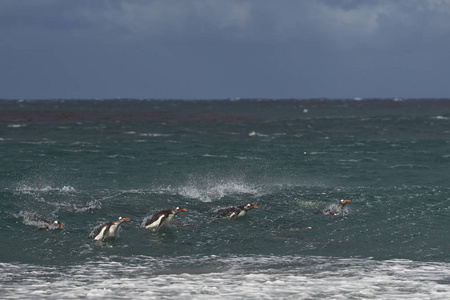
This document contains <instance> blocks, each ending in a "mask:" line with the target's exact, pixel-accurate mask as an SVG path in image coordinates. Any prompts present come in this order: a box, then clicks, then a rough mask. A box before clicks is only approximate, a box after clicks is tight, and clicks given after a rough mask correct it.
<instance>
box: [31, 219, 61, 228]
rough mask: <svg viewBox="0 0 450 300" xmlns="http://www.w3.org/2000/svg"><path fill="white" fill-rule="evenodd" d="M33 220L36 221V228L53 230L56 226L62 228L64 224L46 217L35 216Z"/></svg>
mask: <svg viewBox="0 0 450 300" xmlns="http://www.w3.org/2000/svg"><path fill="white" fill-rule="evenodd" d="M33 221H35V222H36V225H37V226H38V228H37V229H36V230H54V229H58V228H64V226H63V225H62V224H61V223H60V222H59V221H53V222H51V221H48V220H46V219H43V218H40V217H35V218H33Z"/></svg>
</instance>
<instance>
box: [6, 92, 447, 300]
mask: <svg viewBox="0 0 450 300" xmlns="http://www.w3.org/2000/svg"><path fill="white" fill-rule="evenodd" d="M449 159H450V101H448V100H433V99H429V100H406V101H395V100H362V101H356V100H348V101H344V100H283V101H281V100H223V101H221V100H215V101H176V100H166V101H157V100H108V101H106V100H105V101H101V100H80V101H76V100H70V101H59V100H52V101H43V100H41V101H0V164H1V170H0V177H1V181H0V203H1V206H0V207H1V224H2V231H1V232H0V241H1V242H2V245H4V247H3V250H2V251H1V254H0V265H1V268H2V270H3V272H2V275H0V296H2V298H14V297H19V298H22V299H23V298H39V297H43V296H45V297H47V298H50V299H60V298H80V297H93V298H116V297H117V298H118V297H122V296H130V297H132V298H134V299H140V298H146V299H148V298H152V297H155V298H156V297H158V298H180V299H193V298H194V299H201V298H205V299H206V298H211V297H217V298H220V297H222V298H231V297H233V298H238V299H239V298H259V299H273V298H295V299H302V298H304V299H323V298H329V299H340V298H345V299H349V298H354V299H367V298H402V297H408V298H417V299H423V297H432V298H433V299H441V298H442V299H447V298H448V297H449V296H450V285H449V283H450V271H448V270H449V266H450V256H449V254H448V249H449V247H450V242H449V241H448V238H447V237H448V227H449V225H450V221H449V216H450V201H449V200H450V185H449V180H448V179H449V176H448V169H449ZM340 199H351V202H350V203H349V204H348V205H347V206H346V207H345V210H344V212H343V214H342V215H339V216H324V215H315V214H313V213H314V212H315V211H318V210H322V209H325V208H327V207H331V206H333V205H335V204H336V203H337V201H338V200H340ZM247 203H253V204H256V205H258V207H259V208H258V209H253V210H251V211H249V213H248V214H247V216H245V217H243V218H239V219H237V220H233V221H228V220H214V221H211V220H210V217H211V216H213V215H214V214H215V212H216V211H217V210H219V209H221V208H225V207H229V206H234V205H244V204H247ZM176 206H181V207H185V208H187V210H188V211H187V212H182V213H180V214H178V215H177V216H176V217H175V219H174V221H173V222H172V224H171V225H170V226H168V227H167V228H163V229H161V230H160V231H158V232H156V233H155V232H150V231H146V230H143V229H142V228H140V226H141V223H142V221H143V220H144V219H145V218H146V217H148V216H150V215H152V214H153V213H155V212H156V211H158V210H162V209H168V208H175V207H176ZM33 215H38V216H41V217H44V218H47V219H50V220H55V219H57V220H59V221H61V223H62V224H63V225H64V226H65V228H64V229H62V230H52V231H35V226H33V225H34V223H33V222H32V220H31V217H32V216H33ZM119 216H123V217H129V218H130V219H131V221H130V222H126V223H124V224H123V225H122V226H121V230H120V232H119V236H118V237H116V238H114V239H111V240H109V241H105V242H103V243H98V242H93V241H92V240H88V239H87V236H88V235H89V233H90V232H91V230H92V229H93V228H94V227H95V226H97V225H99V224H101V223H104V222H107V221H111V220H114V219H117V218H118V217H119ZM24 282H26V284H24Z"/></svg>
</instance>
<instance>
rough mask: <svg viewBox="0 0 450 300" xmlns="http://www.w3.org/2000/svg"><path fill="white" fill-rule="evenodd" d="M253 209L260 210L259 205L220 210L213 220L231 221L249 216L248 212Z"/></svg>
mask: <svg viewBox="0 0 450 300" xmlns="http://www.w3.org/2000/svg"><path fill="white" fill-rule="evenodd" d="M252 208H258V206H257V205H253V204H250V203H249V204H247V205H242V206H237V207H236V206H233V207H229V208H225V209H222V210H220V211H219V212H218V213H217V214H216V215H215V216H214V217H213V219H219V218H228V219H230V220H233V219H236V218H238V217H243V216H245V215H246V214H247V211H249V210H250V209H252Z"/></svg>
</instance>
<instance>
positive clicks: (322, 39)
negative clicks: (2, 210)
mask: <svg viewBox="0 0 450 300" xmlns="http://www.w3.org/2000/svg"><path fill="white" fill-rule="evenodd" d="M449 79H450V0H395V1H394V0H277V1H275V0H77V1H73V0H39V1H37V0H0V99H92V98H95V99H97V98H101V99H110V98H139V99H142V98H145V99H229V98H266V99H267V98H269V99H274V98H275V99H286V98H290V99H292V98H298V99H309V98H346V99H347V98H450V80H449Z"/></svg>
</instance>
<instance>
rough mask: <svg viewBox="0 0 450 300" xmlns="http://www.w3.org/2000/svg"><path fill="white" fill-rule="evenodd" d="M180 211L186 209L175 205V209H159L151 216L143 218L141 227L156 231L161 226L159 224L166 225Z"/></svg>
mask: <svg viewBox="0 0 450 300" xmlns="http://www.w3.org/2000/svg"><path fill="white" fill-rule="evenodd" d="M180 211H187V209H185V208H180V207H177V208H175V209H166V210H161V211H159V212H157V213H156V214H154V215H153V216H151V217H149V218H147V219H144V222H143V223H142V227H143V228H144V229H153V230H154V231H157V230H158V229H159V228H161V226H163V225H167V224H169V223H170V222H172V220H173V217H175V215H176V214H177V213H179V212H180Z"/></svg>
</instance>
